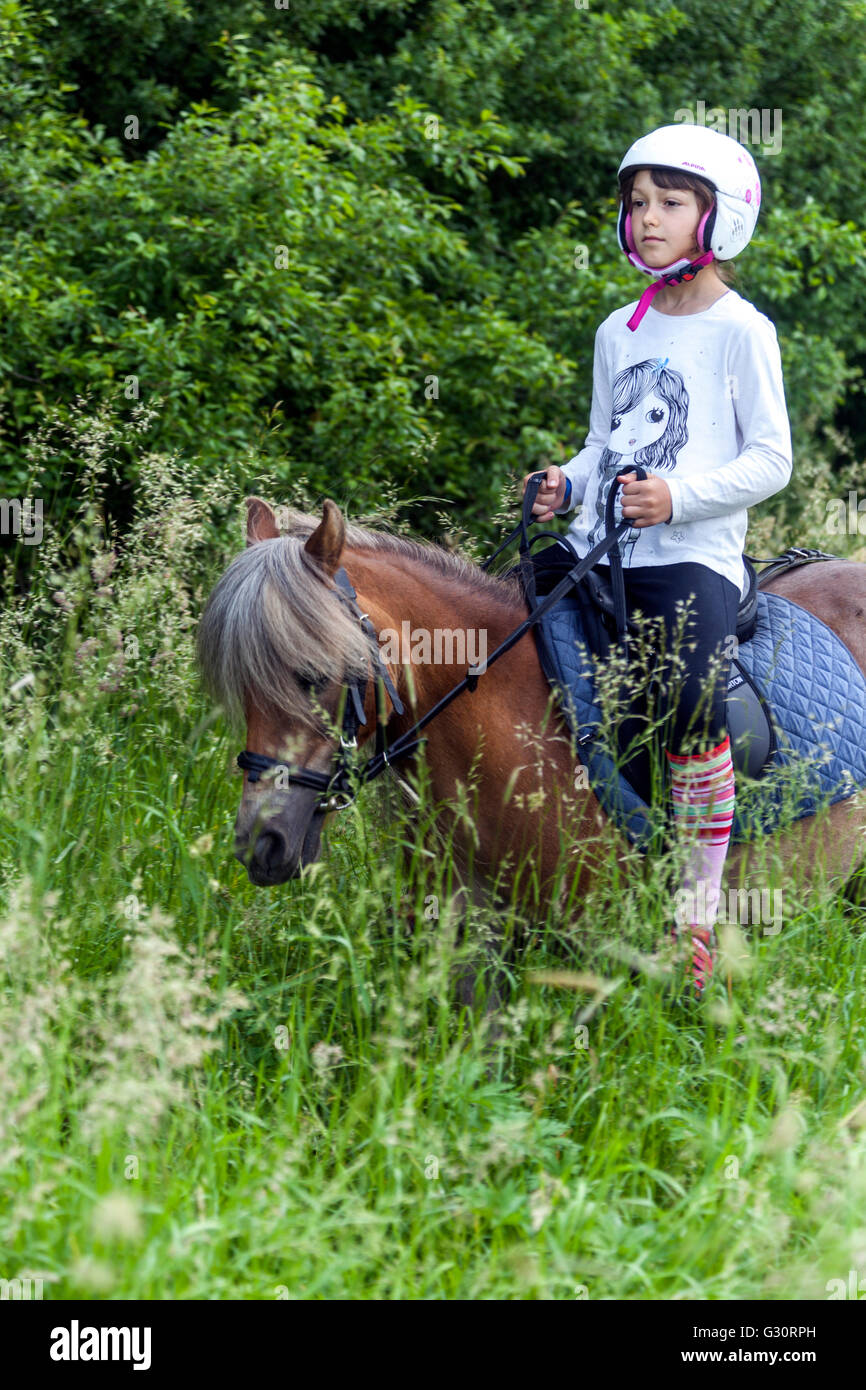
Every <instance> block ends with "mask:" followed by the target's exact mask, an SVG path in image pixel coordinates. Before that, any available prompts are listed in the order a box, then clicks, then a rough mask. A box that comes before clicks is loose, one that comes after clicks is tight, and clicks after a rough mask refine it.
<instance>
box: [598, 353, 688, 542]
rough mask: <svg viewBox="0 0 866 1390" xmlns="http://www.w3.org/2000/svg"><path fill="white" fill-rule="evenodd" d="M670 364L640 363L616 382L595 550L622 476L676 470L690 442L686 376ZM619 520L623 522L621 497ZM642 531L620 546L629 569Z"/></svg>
mask: <svg viewBox="0 0 866 1390" xmlns="http://www.w3.org/2000/svg"><path fill="white" fill-rule="evenodd" d="M668 361H669V359H668V358H667V357H666V358H665V359H664V361H662V359H661V358H659V357H653V358H650V359H648V360H647V361H646V362H636V363H635V364H634V365H633V366H631V367H624V368H623V370H622V371H621V372H617V374H616V376H615V378H614V382H613V401H612V405H611V421H610V438H609V441H608V447H607V448H606V449H605V451H604V453H603V454H602V456H601V458H600V459H599V463H598V473H599V482H598V491H597V493H596V497H595V512H596V518H597V520H596V522H595V524H594V525H593V528H592V530H591V531H590V533H589V544H590V546H593V545H595V544H596V543H597V542H598V541H600V540H601V538H602V537H603V535H604V509H605V505H606V503H607V496H608V493H609V492H610V487H611V483H612V482H613V481H614V479H615V478H616V476H617V474H619V473H626V472H628V471H629V469H630V468H631V467H632V466H633V465H634V464H640V465H641V466H642V467H643V468H645V469H646V470H647V472H648V473H661V472H665V471H670V470H671V469H674V468H676V466H677V456H678V454H679V452H680V450H681V449H682V448H683V446H684V445H685V444H686V443H687V442H688V438H689V432H688V430H687V428H686V420H687V418H688V413H689V393H688V391H687V390H686V385H685V382H684V381H683V378H682V376H681V375H680V373H679V372H675V371H673V370H671V369H669V368H668V366H667V363H668ZM617 518H618V519H620V520H621V519H622V514H621V512H620V508H619V499H617ZM642 529H643V528H637V527H634V526H633V527H632V528H631V530H629V531H627V532H626V533H625V535H624V536H623V537H622V538H621V540H620V542H619V547H620V551H621V552H622V558H623V564H624V565H626V566H628V565H630V564H631V559H632V554H633V552H634V548H635V545H636V544H637V542H638V541H639V540H640V537H641V535H642Z"/></svg>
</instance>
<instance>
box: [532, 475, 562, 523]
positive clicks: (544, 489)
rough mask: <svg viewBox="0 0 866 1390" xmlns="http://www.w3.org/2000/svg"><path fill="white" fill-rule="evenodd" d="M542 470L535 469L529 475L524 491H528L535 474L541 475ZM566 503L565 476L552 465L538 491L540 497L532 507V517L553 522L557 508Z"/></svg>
mask: <svg viewBox="0 0 866 1390" xmlns="http://www.w3.org/2000/svg"><path fill="white" fill-rule="evenodd" d="M540 472H541V469H540V468H535V469H533V472H532V473H527V475H526V477H525V478H524V479H523V491H524V492H525V491H526V484H527V483H528V482H529V479H530V478H531V477H532V476H533V474H534V473H540ZM564 501H565V474H564V473H563V471H562V469H561V468H557V466H556V464H555V463H552V464H551V465H550V467H549V468H548V470H547V473H546V475H545V479H544V482H543V483H542V484H541V487H540V488H539V489H538V495H537V497H536V499H535V502H534V504H533V507H532V515H533V516H534V517H537V518H538V520H539V521H552V520H553V513H554V510H555V509H556V508H557V507H561V506H562V504H563V502H564Z"/></svg>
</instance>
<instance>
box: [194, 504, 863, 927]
mask: <svg viewBox="0 0 866 1390" xmlns="http://www.w3.org/2000/svg"><path fill="white" fill-rule="evenodd" d="M247 508H248V512H247V549H246V551H245V552H243V553H242V554H241V555H239V556H238V557H237V558H236V559H235V560H234V561H233V563H232V564H231V566H230V567H229V569H228V570H227V571H226V573H225V574H224V575H223V577H222V578H221V579H220V581H219V583H218V584H217V586H216V588H215V589H214V591H213V593H212V595H211V597H210V599H209V601H208V604H207V607H206V609H205V612H204V615H203V617H202V622H201V625H200V630H199V639H198V651H199V660H200V664H201V667H202V671H203V675H204V678H205V682H206V684H207V685H208V687H209V688H210V689H211V691H212V692H213V693H214V694H215V695H216V697H217V698H218V699H219V700H220V701H221V702H222V703H223V705H224V706H225V707H226V709H227V710H228V712H229V713H234V714H235V715H236V716H238V717H239V718H242V719H244V720H245V721H246V737H247V741H246V747H247V749H249V750H253V751H255V752H256V753H260V754H264V755H267V756H269V757H271V758H275V759H283V760H285V761H286V762H287V763H289V764H291V765H293V766H295V767H298V766H300V767H304V768H308V769H312V770H317V771H320V772H323V773H326V772H328V771H329V769H330V767H331V765H332V759H333V757H334V748H335V740H334V737H333V733H332V732H328V731H327V729H326V727H325V726H324V725H323V723H322V721H321V719H320V718H317V716H316V715H315V713H314V711H313V708H312V704H311V695H312V694H315V696H316V697H317V699H318V702H319V706H320V708H321V709H323V710H325V711H327V713H328V714H329V715H331V716H333V715H334V714H335V712H336V710H337V705H338V700H339V697H340V693H341V691H342V688H343V683H344V681H345V680H346V679H347V678H349V677H350V676H351V675H353V674H357V673H359V672H363V671H366V670H369V669H370V658H371V648H370V643H369V640H368V638H366V637H365V636H364V633H363V631H362V629H361V626H360V624H359V623H358V621H357V619H356V618H354V617H353V616H352V614H351V613H350V612H349V610H348V608H347V607H346V605H345V604H342V603H340V602H338V600H337V597H336V595H335V592H334V579H333V576H334V574H335V572H336V571H337V569H338V568H339V567H340V566H342V567H343V568H344V569H345V571H346V573H347V574H348V577H349V580H350V581H351V584H352V585H353V586H354V589H355V590H356V593H357V602H358V604H359V606H360V609H361V610H362V611H363V613H365V614H367V615H369V619H370V621H371V622H372V625H373V627H374V628H375V631H376V634H377V636H378V637H379V640H380V641H381V639H382V634H383V633H384V632H385V630H386V629H387V630H390V631H392V632H395V633H401V632H402V631H404V630H405V629H404V628H403V624H404V623H405V622H408V623H409V624H410V626H411V629H412V630H413V631H415V630H419V631H426V632H428V633H430V632H435V631H436V630H440V631H450V632H452V633H453V632H455V631H463V632H469V631H472V632H476V633H477V632H479V631H483V632H484V633H485V635H486V645H487V652H488V653H489V652H492V651H493V650H494V649H495V648H496V647H497V646H498V645H499V643H500V642H501V641H502V640H503V639H504V638H505V637H507V636H508V634H509V633H510V632H511V631H512V630H513V629H514V628H515V627H516V626H517V625H518V624H519V623H520V622H521V621H522V620H523V619H524V618H525V617H526V615H527V609H526V605H525V602H524V600H523V597H522V595H521V591H520V589H519V586H518V584H517V582H516V581H515V580H503V579H501V578H496V577H493V576H490V575H488V574H486V573H484V572H483V571H482V570H480V569H479V568H478V567H477V566H476V565H474V564H471V563H470V562H468V561H467V560H464V559H461V558H459V557H457V556H455V555H453V554H450V553H449V552H447V551H445V550H443V549H441V548H439V547H437V546H434V545H429V544H424V543H420V542H418V541H413V540H408V539H406V538H404V537H402V536H398V535H392V534H390V533H386V532H378V531H374V530H368V529H366V528H361V527H356V526H352V525H347V523H346V522H345V520H344V518H343V516H342V514H341V512H340V510H339V508H338V507H337V505H336V504H335V503H334V502H332V501H330V500H327V501H325V503H324V507H323V514H322V518H321V520H319V519H318V518H316V517H311V516H307V515H305V514H302V513H300V512H293V511H288V512H287V513H286V528H285V529H286V533H285V534H281V533H280V529H279V527H278V525H277V518H276V515H275V513H274V511H273V510H272V509H271V508H270V507H269V506H268V505H267V504H266V503H265V502H263V501H261V500H260V499H258V498H249V499H248V500H247ZM767 587H768V589H769V590H772V591H773V592H776V593H780V594H783V595H786V596H787V597H789V598H792V599H794V600H795V601H796V602H797V603H799V604H801V605H802V606H803V607H804V608H807V609H809V610H810V611H811V612H812V613H814V614H816V615H817V616H818V617H819V618H820V619H822V621H823V622H825V623H826V624H827V625H828V626H829V627H830V628H832V629H833V631H834V632H836V633H837V634H838V636H839V637H840V638H841V639H842V641H843V642H845V643H846V645H847V646H848V648H849V649H850V650H851V652H852V653H853V655H854V657H855V659H856V661H857V663H858V665H859V666H860V668H861V669H862V670H863V671H864V672H866V623H864V621H863V618H864V612H866V570H864V568H863V566H862V565H858V564H855V563H852V562H847V561H843V560H839V561H829V562H823V563H821V564H820V565H813V566H808V567H805V568H802V569H798V570H795V571H793V572H790V573H787V574H784V575H783V576H781V577H779V578H778V579H776V580H774V581H772V582H771V583H770V584H769V585H768V586H767ZM383 650H384V648H383ZM445 655H450V656H451V657H452V659H451V660H450V661H449V660H445V659H443V660H440V661H438V662H437V661H434V660H426V661H421V662H415V661H410V662H409V663H405V662H403V664H401V663H400V661H398V660H394V661H390V662H387V665H388V670H389V673H390V676H391V678H392V680H393V682H394V684H395V686H396V688H397V690H398V692H399V694H400V696H401V697H402V701H403V704H404V706H405V711H404V713H403V714H397V713H395V712H394V711H393V710H391V712H390V718H389V720H388V725H387V736H388V739H389V741H390V742H393V740H394V739H395V738H396V737H397V736H398V735H399V734H400V733H401V732H403V731H405V730H406V729H408V728H409V727H410V726H411V725H412V724H413V722H414V721H415V719H416V717H418V715H420V714H423V713H424V712H425V711H426V710H428V709H429V708H431V706H432V705H433V704H434V703H435V702H436V701H437V700H438V699H439V698H440V696H442V695H443V694H444V693H445V692H446V691H447V690H449V689H450V688H451V687H452V686H453V685H454V684H456V683H457V682H458V681H459V680H460V679H461V678H462V677H463V676H464V675H465V673H466V662H465V661H463V660H461V661H458V660H457V659H456V658H455V657H454V654H453V653H446V652H445V651H444V646H443V656H445ZM389 708H390V707H389ZM366 714H367V723H366V726H365V727H364V728H362V730H361V733H360V735H359V743H363V742H364V741H365V740H366V739H368V738H370V737H372V735H373V733H374V731H375V727H376V711H375V706H374V687H373V682H372V681H371V682H369V683H368V686H367V696H366ZM332 728H333V726H332ZM425 736H426V738H427V744H426V753H425V757H426V762H427V766H428V769H429V779H430V787H431V792H432V795H433V798H434V799H435V801H436V803H437V804H442V805H443V806H445V807H449V806H451V807H453V806H455V805H456V804H457V803H459V800H460V796H461V793H462V795H463V797H464V805H465V788H466V785H467V780H468V778H469V774H470V769H472V770H473V775H474V777H475V779H476V781H477V797H476V800H475V803H474V810H473V815H472V818H471V819H472V824H471V825H470V824H469V823H468V819H469V818H467V816H466V815H465V814H464V815H462V816H455V821H454V824H453V826H452V829H453V844H454V854H455V863H456V865H457V867H458V868H459V869H460V870H461V872H462V873H463V876H464V877H463V883H464V889H465V891H466V892H467V893H469V894H472V895H480V894H483V893H484V892H486V891H487V890H488V889H489V886H490V884H491V882H492V881H493V880H494V878H497V876H498V878H499V880H500V881H501V877H502V869H503V866H506V867H507V872H508V875H509V876H510V878H511V880H512V882H517V881H518V880H522V881H523V883H524V886H525V887H526V889H527V891H528V892H529V894H530V896H531V898H532V900H533V906H534V908H536V909H541V910H544V909H545V908H547V907H549V906H550V904H551V895H554V894H556V893H559V892H561V891H563V888H564V889H565V890H567V891H568V892H569V893H573V892H575V891H576V892H577V893H580V892H582V891H583V890H584V889H585V888H586V887H587V886H588V885H589V883H590V882H591V879H592V875H593V873H594V868H595V866H597V864H598V862H599V856H603V857H607V856H608V855H609V854H610V852H611V843H612V840H613V842H614V844H616V843H617V842H618V843H619V844H620V845H621V848H622V850H623V852H625V851H627V850H628V848H629V847H628V845H627V842H626V840H625V839H624V838H621V837H620V832H619V831H618V830H617V829H616V828H615V827H614V826H613V825H612V824H611V823H610V822H609V821H608V820H607V819H606V817H605V816H604V814H603V813H602V811H601V808H600V806H599V803H598V801H597V800H596V798H595V796H594V795H593V793H592V791H591V790H589V788H588V785H587V782H586V779H585V778H581V777H580V776H579V775H576V774H577V773H579V771H580V765H579V763H577V762H576V761H575V757H574V754H573V750H572V743H571V739H570V736H569V734H568V731H567V728H566V726H565V723H564V721H563V719H562V717H561V715H560V714H559V712H558V710H557V709H556V708H555V706H553V704H552V701H551V693H550V688H549V685H548V682H547V680H546V679H545V676H544V674H543V673H542V670H541V667H540V665H539V661H538V657H537V655H536V649H535V643H534V640H533V638H532V636H531V635H530V634H527V635H526V636H525V637H524V638H523V639H522V640H521V641H520V642H518V643H517V644H516V645H515V647H514V648H513V649H512V650H511V651H509V652H508V653H507V654H506V655H505V656H503V657H502V659H501V660H500V661H498V662H497V663H496V665H495V666H494V667H492V668H491V670H490V671H489V672H488V673H486V674H484V675H482V676H481V677H480V679H479V681H478V684H477V688H476V689H475V690H474V691H473V692H471V693H470V692H468V691H467V692H464V693H463V694H462V695H460V696H459V697H458V698H457V699H456V700H455V701H454V702H453V704H451V705H449V707H448V708H447V709H446V710H445V711H444V712H443V713H442V714H441V715H439V716H437V717H436V718H435V719H434V720H433V721H432V722H431V723H430V724H429V726H428V727H427V728H426V730H425ZM362 794H363V792H362ZM859 803H860V798H859V797H855V798H853V799H851V800H848V801H843V802H840V803H838V804H837V805H835V806H833V807H831V808H830V810H829V812H828V813H826V814H824V813H822V814H821V815H820V816H818V817H813V818H809V819H804V820H801V821H798V822H796V823H795V824H794V825H793V827H791V828H790V829H787V830H785V831H784V832H782V833H781V834H780V835H779V836H778V837H777V838H776V844H777V846H778V848H779V849H780V850H781V854H782V856H783V857H784V859H785V860H786V861H791V860H792V859H793V858H794V857H796V859H797V861H798V864H799V866H800V867H801V868H803V869H804V870H805V873H806V876H807V878H808V876H809V875H810V874H811V873H812V872H813V870H817V869H818V868H819V867H820V868H822V869H823V871H825V872H828V873H829V874H831V875H841V876H847V875H848V874H849V873H850V872H851V870H852V869H853V868H854V867H855V865H856V863H857V860H858V858H859V854H860V848H861V834H862V830H863V824H864V817H863V814H862V809H861V807H860V804H859ZM443 814H446V815H448V814H451V813H449V812H447V811H446V812H444V813H443ZM325 816H326V812H325V811H324V810H323V809H322V806H321V802H320V795H319V793H318V792H317V791H315V790H313V789H311V788H309V787H304V786H297V785H291V786H285V787H282V788H279V787H278V786H276V785H275V784H274V782H273V780H272V779H267V778H262V779H261V780H259V781H256V782H251V781H250V780H249V778H248V777H245V779H244V790H243V796H242V799H241V805H240V810H239V812H238V816H237V822H236V843H235V852H236V854H237V856H238V858H239V859H240V860H241V861H242V863H244V865H245V866H246V868H247V871H248V874H249V877H250V879H251V880H252V882H253V883H256V884H260V885H270V884H278V883H283V882H285V881H286V880H288V879H290V878H293V877H295V876H296V875H297V874H298V873H299V872H300V870H301V869H302V868H303V866H304V865H307V864H310V863H312V862H313V861H314V860H316V859H317V858H318V856H319V854H320V849H321V846H320V835H321V830H322V825H323V822H324V819H325ZM564 843H565V844H566V845H567V846H571V847H574V848H575V849H576V850H579V853H575V854H574V858H573V867H572V868H571V869H570V870H569V872H568V873H567V874H566V878H565V880H563V876H562V868H561V864H562V853H563V844H564ZM749 853H750V847H749V846H745V845H740V846H733V847H732V849H731V853H730V855H729V859H728V874H729V877H730V878H732V879H733V878H735V877H736V876H738V875H739V876H740V877H741V876H742V871H743V870H744V869H745V868H747V867H748V864H747V856H748V854H749Z"/></svg>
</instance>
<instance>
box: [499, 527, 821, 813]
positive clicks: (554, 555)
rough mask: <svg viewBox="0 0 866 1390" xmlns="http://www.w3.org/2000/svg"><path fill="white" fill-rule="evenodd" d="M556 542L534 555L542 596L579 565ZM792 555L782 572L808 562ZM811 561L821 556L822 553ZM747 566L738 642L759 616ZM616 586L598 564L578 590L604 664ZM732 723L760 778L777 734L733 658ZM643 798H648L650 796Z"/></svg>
mask: <svg viewBox="0 0 866 1390" xmlns="http://www.w3.org/2000/svg"><path fill="white" fill-rule="evenodd" d="M557 541H558V543H556V542H555V543H554V544H553V545H551V546H547V547H546V548H545V549H544V550H541V551H538V552H536V553H535V554H533V555H532V556H531V563H532V566H533V572H534V585H535V592H536V593H537V594H538V595H539V597H541V596H543V595H544V594H546V593H549V592H550V590H551V589H552V588H553V586H554V584H555V583H557V581H558V580H559V579H561V578H562V575H563V574H564V573H566V572H567V570H568V569H571V568H573V566H574V551H573V549H572V547H571V546H570V545H569V544H568V542H567V541H564V540H562V538H561V537H558V538H557ZM788 555H789V556H790V559H789V563H788V564H786V565H785V566H784V567H783V568H792V567H793V566H795V565H797V564H805V563H806V559H805V552H797V553H796V555H795V552H794V551H790V552H788ZM801 556H802V558H801ZM810 558H817V555H815V556H810ZM743 565H744V568H745V572H746V576H747V586H746V594H745V597H744V598H742V599H741V601H740V606H739V609H738V612H737V630H736V637H737V641H738V642H739V643H746V642H749V641H750V640H751V638H752V637H753V636H754V632H755V625H756V622H757V614H758V584H759V580H758V574H757V571H756V569H755V566H754V563H753V561H752V559H751V557H749V556H746V555H744V556H743ZM518 572H519V571H518ZM780 572H781V569H779V568H777V569H775V570H774V574H778V573H780ZM614 573H615V571H614ZM613 583H614V579H613V576H612V574H611V567H609V566H606V565H596V566H595V567H594V568H593V569H590V570H588V571H587V573H586V574H585V576H584V578H583V580H582V581H581V582H580V583H579V584H578V585H577V586H576V593H577V598H578V602H579V605H580V613H581V619H582V626H583V631H584V634H585V637H586V642H587V646H588V647H589V650H590V652H591V653H592V654H593V655H594V656H596V657H598V659H599V660H600V661H605V660H607V658H608V657H609V656H610V653H611V648H612V646H613V645H614V644H615V642H616V640H617V630H616V603H615V598H614V591H613ZM626 628H627V631H628V632H629V633H632V634H634V632H635V630H636V629H635V627H634V625H633V624H632V623H631V622H627V623H626ZM727 723H728V733H729V735H730V740H731V760H732V762H733V764H734V767H735V768H736V769H737V770H738V771H740V772H744V773H746V774H747V775H748V776H749V777H760V776H761V774H762V773H763V771H764V770H765V769H766V767H767V766H768V765H769V763H770V760H771V759H772V757H773V754H774V752H775V749H776V736H775V732H774V728H773V721H772V717H771V714H770V710H769V708H768V706H767V702H766V700H765V699H764V696H763V694H762V693H761V691H760V690H759V689H758V687H757V686H756V685H755V683H754V681H753V680H752V678H751V675H750V674H749V672H748V671H747V670H746V668H745V666H744V665H742V664H741V662H740V660H739V658H738V657H734V658H733V659H732V661H731V669H730V673H729V676H728V700H727ZM635 790H637V791H639V792H641V793H643V792H648V788H646V787H636V788H635ZM643 799H645V800H646V799H648V798H647V797H646V796H645V797H644V798H643Z"/></svg>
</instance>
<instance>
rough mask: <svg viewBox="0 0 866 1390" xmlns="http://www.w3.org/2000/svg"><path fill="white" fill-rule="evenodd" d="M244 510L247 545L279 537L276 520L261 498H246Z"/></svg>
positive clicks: (271, 509)
mask: <svg viewBox="0 0 866 1390" xmlns="http://www.w3.org/2000/svg"><path fill="white" fill-rule="evenodd" d="M246 508H247V545H255V544H256V542H257V541H272V540H274V538H275V537H277V536H279V534H280V528H279V527H278V526H277V518H276V517H275V516H274V512H273V508H272V507H269V506H268V504H267V502H263V501H262V499H261V497H248V498H247V499H246Z"/></svg>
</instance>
